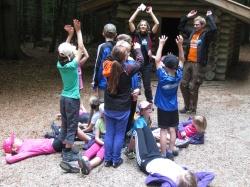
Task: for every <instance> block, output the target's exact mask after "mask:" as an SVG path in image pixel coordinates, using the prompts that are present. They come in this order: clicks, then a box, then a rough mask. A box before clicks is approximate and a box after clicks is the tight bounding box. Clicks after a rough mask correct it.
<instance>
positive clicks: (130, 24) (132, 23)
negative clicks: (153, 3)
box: [128, 6, 141, 32]
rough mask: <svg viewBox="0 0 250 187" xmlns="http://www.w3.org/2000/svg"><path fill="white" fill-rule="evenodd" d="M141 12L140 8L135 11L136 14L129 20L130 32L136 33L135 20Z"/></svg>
mask: <svg viewBox="0 0 250 187" xmlns="http://www.w3.org/2000/svg"><path fill="white" fill-rule="evenodd" d="M140 11H141V8H140V6H138V7H137V9H136V10H135V12H134V13H133V14H132V16H131V17H130V19H129V20H128V25H129V30H130V32H134V31H135V24H134V20H135V18H136V16H137V14H138V13H139V12H140Z"/></svg>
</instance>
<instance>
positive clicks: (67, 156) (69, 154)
mask: <svg viewBox="0 0 250 187" xmlns="http://www.w3.org/2000/svg"><path fill="white" fill-rule="evenodd" d="M62 160H63V161H65V162H71V161H77V160H78V152H76V151H74V150H70V151H65V149H63V150H62Z"/></svg>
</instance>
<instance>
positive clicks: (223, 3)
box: [200, 0, 250, 23]
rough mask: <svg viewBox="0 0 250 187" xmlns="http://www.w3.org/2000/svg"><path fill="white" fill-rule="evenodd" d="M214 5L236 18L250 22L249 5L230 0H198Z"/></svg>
mask: <svg viewBox="0 0 250 187" xmlns="http://www.w3.org/2000/svg"><path fill="white" fill-rule="evenodd" d="M200 1H203V2H207V3H209V4H212V5H215V6H217V7H219V8H221V9H223V10H225V11H226V12H228V13H230V14H232V15H234V16H235V17H237V18H238V19H240V20H242V21H244V22H247V23H250V7H248V6H245V5H243V4H240V3H237V2H235V1H232V0H219V1H218V0H200Z"/></svg>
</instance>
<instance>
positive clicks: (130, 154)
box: [124, 147, 136, 159]
mask: <svg viewBox="0 0 250 187" xmlns="http://www.w3.org/2000/svg"><path fill="white" fill-rule="evenodd" d="M124 154H125V155H126V156H127V157H128V158H129V159H134V158H135V156H136V154H135V152H134V151H130V150H128V147H126V148H125V151H124Z"/></svg>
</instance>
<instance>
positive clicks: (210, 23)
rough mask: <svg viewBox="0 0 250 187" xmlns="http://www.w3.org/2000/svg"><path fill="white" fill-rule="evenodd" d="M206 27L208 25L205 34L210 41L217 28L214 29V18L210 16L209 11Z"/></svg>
mask: <svg viewBox="0 0 250 187" xmlns="http://www.w3.org/2000/svg"><path fill="white" fill-rule="evenodd" d="M206 16H207V25H208V32H207V34H206V35H207V36H206V37H207V38H209V39H211V38H212V37H213V36H214V35H215V34H216V32H217V27H216V24H215V20H214V17H213V15H212V11H211V10H208V11H207V14H206Z"/></svg>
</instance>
